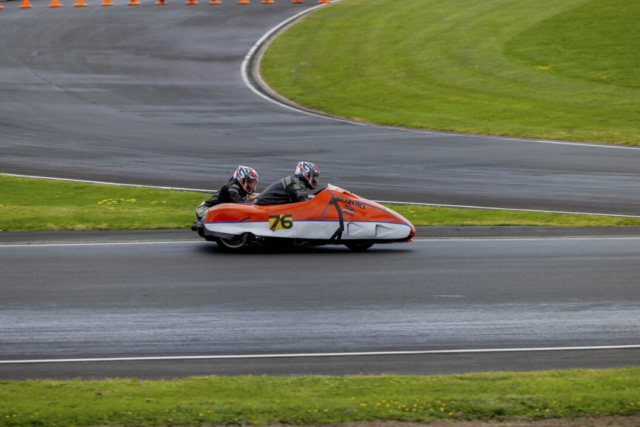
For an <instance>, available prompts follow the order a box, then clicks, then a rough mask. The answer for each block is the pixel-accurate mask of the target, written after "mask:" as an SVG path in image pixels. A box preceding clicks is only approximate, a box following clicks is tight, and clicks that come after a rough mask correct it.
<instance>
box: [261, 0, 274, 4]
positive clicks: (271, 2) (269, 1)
mask: <svg viewBox="0 0 640 427" xmlns="http://www.w3.org/2000/svg"><path fill="white" fill-rule="evenodd" d="M262 4H273V0H262Z"/></svg>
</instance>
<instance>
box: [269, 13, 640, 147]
mask: <svg viewBox="0 0 640 427" xmlns="http://www.w3.org/2000/svg"><path fill="white" fill-rule="evenodd" d="M638 16H640V2H638V1H636V0H607V1H597V0H565V1H562V2H558V1H555V0H485V1H478V2H469V1H466V0H447V1H443V0H403V1H396V0H344V1H342V2H341V3H338V4H334V5H331V6H330V7H327V8H324V9H322V10H320V11H318V12H315V13H313V14H311V15H310V16H308V17H307V18H305V19H304V20H303V21H302V22H301V23H299V24H297V25H295V26H294V27H292V28H291V29H289V30H288V31H287V32H286V33H285V34H284V35H282V36H280V37H279V38H278V39H277V40H276V41H275V42H274V43H273V44H272V46H271V47H270V48H269V50H268V51H267V53H266V55H265V57H264V60H263V63H262V74H263V77H264V78H265V80H266V81H267V83H268V84H269V85H271V86H272V87H273V88H274V89H276V90H277V91H278V92H280V93H282V94H283V95H284V96H286V97H288V98H290V99H292V100H294V101H296V102H298V103H300V104H302V105H305V106H308V107H311V108H315V109H318V110H323V111H327V112H330V113H332V114H336V115H340V116H345V117H350V118H353V119H357V120H364V121H370V122H375V123H380V124H385V125H398V126H409V127H417V128H428V129H438V130H444V131H455V132H470V133H484V134H495V135H514V136H520V137H532V138H552V139H567V140H584V141H601V142H609V143H618V144H631V145H639V144H640V53H639V52H640V30H639V29H638V28H639V27H638V25H637V17H638Z"/></svg>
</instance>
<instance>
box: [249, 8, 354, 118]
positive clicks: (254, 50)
mask: <svg viewBox="0 0 640 427" xmlns="http://www.w3.org/2000/svg"><path fill="white" fill-rule="evenodd" d="M336 1H339V0H334V1H333V2H332V3H335V2H336ZM324 6H325V5H324V4H321V5H318V6H314V7H312V8H309V9H307V10H304V11H302V12H300V13H298V14H296V15H294V16H292V17H291V18H288V19H286V20H284V21H282V22H281V23H279V24H278V25H276V26H275V27H273V28H271V29H270V30H269V31H267V32H266V33H265V34H264V35H263V36H262V37H261V38H260V40H258V41H257V42H256V43H255V44H254V45H253V46H252V47H251V49H250V50H249V52H248V53H247V54H246V55H245V57H244V60H243V61H242V65H241V66H240V74H241V75H242V80H243V81H244V84H245V85H246V86H247V87H248V88H249V89H251V91H253V93H255V94H256V95H258V96H260V97H262V98H264V99H266V100H267V101H269V102H271V103H274V104H276V105H279V106H280V107H283V108H286V109H288V110H291V111H296V112H298V113H303V114H306V115H309V116H313V117H320V118H323V119H331V120H335V121H339V122H344V123H350V124H355V125H359V126H366V125H365V124H363V123H357V122H353V121H351V120H348V119H338V118H334V117H327V116H324V115H322V114H315V113H312V112H309V111H306V110H302V109H300V108H296V107H293V106H291V105H288V104H286V103H284V102H280V101H278V100H277V99H275V98H272V97H270V96H267V95H265V94H264V93H262V91H260V90H258V89H257V88H256V87H255V86H254V85H253V84H252V83H251V79H250V78H249V75H250V74H251V72H250V71H249V64H251V63H252V60H253V56H254V55H255V54H256V53H257V52H258V51H259V50H260V48H261V47H262V45H263V44H264V43H265V42H266V41H267V40H268V39H269V38H270V37H271V36H272V35H273V34H275V33H276V32H278V31H280V30H281V29H282V28H284V27H286V26H287V25H289V24H290V23H292V22H294V21H295V20H297V19H298V18H301V17H303V16H304V15H307V14H309V13H311V12H313V11H315V10H317V9H320V8H321V7H324ZM260 80H261V81H262V83H263V84H264V85H265V86H266V87H268V85H267V84H266V83H264V81H263V80H262V77H260ZM273 92H274V94H275V93H277V92H275V91H273Z"/></svg>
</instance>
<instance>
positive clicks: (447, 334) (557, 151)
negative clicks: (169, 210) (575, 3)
mask: <svg viewBox="0 0 640 427" xmlns="http://www.w3.org/2000/svg"><path fill="white" fill-rule="evenodd" d="M69 2H70V1H69V0H66V2H65V7H63V8H62V9H58V10H55V9H54V10H52V9H49V8H47V7H46V5H47V4H48V2H45V1H42V0H36V1H35V2H33V4H34V8H33V9H30V10H19V9H18V6H19V4H18V2H9V3H7V2H3V5H4V6H5V8H4V9H2V10H0V40H2V43H0V172H5V173H15V174H28V175H37V176H50V177H62V178H75V179H89V180H100V181H111V182H120V183H135V184H146V185H163V186H173V187H189V188H216V187H218V186H219V185H221V184H222V183H223V182H224V181H226V179H227V178H228V177H229V175H230V173H231V171H232V170H233V169H234V168H235V167H236V166H237V165H238V164H246V165H249V166H252V167H254V168H256V169H257V170H258V171H259V173H260V177H261V188H264V187H265V186H266V185H268V183H269V182H270V181H272V180H275V179H277V178H280V177H282V176H284V175H286V174H290V173H291V172H292V170H293V167H294V165H295V164H296V162H297V161H299V160H302V159H304V160H309V161H313V162H315V163H316V164H318V165H319V167H320V169H321V171H322V179H321V181H322V183H326V182H331V183H332V184H335V185H340V186H342V187H345V188H348V189H350V190H353V191H355V192H356V193H358V194H361V195H363V196H366V197H369V198H372V199H377V200H398V201H412V202H423V203H437V204H453V205H474V206H487V207H503V208H515V209H538V210H554V211H576V212H593V213H609V214H619V215H639V212H640V149H635V148H628V147H627V148H625V147H606V146H598V145H585V144H564V143H559V144H556V143H547V142H540V141H525V140H516V139H509V138H493V137H486V136H471V135H452V134H443V133H434V132H413V131H405V130H394V129H386V128H380V127H375V126H358V125H353V124H349V123H343V122H339V121H334V120H329V119H324V118H319V117H314V116H309V115H306V114H304V113H300V112H295V111H291V110H289V109H285V108H282V107H280V106H278V105H275V104H273V103H271V102H269V101H267V100H264V99H262V98H260V97H259V96H257V95H256V94H255V93H253V92H252V91H251V90H250V89H249V88H248V87H247V86H246V85H245V83H244V81H243V79H242V77H241V75H240V65H241V63H242V61H243V59H244V58H245V55H246V54H247V52H248V51H249V50H250V48H251V47H252V45H253V44H254V43H255V42H256V41H257V40H258V39H259V38H260V37H261V36H262V35H263V34H264V33H265V32H267V31H268V30H269V29H270V28H272V27H273V26H275V25H277V24H278V23H280V22H281V21H283V20H284V19H286V18H288V17H290V16H293V15H294V14H296V13H298V12H299V11H301V10H304V9H305V8H308V7H310V6H314V5H315V4H311V3H315V2H310V3H308V4H306V5H291V4H289V2H288V1H286V2H283V3H280V4H276V5H261V4H259V2H258V1H253V2H252V4H251V5H249V6H238V5H236V4H235V2H234V1H224V0H223V4H222V5H220V6H208V5H206V4H205V3H203V2H201V4H200V5H198V6H189V7H187V6H184V5H183V4H182V3H184V1H175V2H171V1H170V4H169V5H168V6H165V7H156V6H152V5H151V4H150V3H145V2H143V5H142V6H139V7H137V8H131V7H126V6H124V5H122V4H121V5H117V6H115V7H111V8H100V7H97V5H98V4H99V1H97V0H91V1H89V2H88V3H89V7H87V8H72V7H69V6H70V5H69V4H67V3H69ZM310 48H312V46H310ZM518 233H519V234H518V236H522V235H523V234H522V233H523V231H522V230H520V231H519V232H518ZM635 233H637V230H636V231H635ZM0 234H5V235H6V234H10V233H0ZM461 237H464V235H462V236H461ZM484 237H486V236H484ZM0 238H2V236H0ZM52 239H53V241H55V236H54V237H52ZM9 240H10V239H9ZM17 240H19V238H17ZM639 256H640V240H639V239H634V238H629V239H625V238H617V239H613V238H598V239H591V238H580V239H560V238H550V239H537V240H528V239H524V240H515V239H514V240H507V239H478V240H418V241H415V242H414V243H412V244H409V245H390V246H386V247H374V249H373V250H371V251H369V252H367V253H363V254H354V253H351V252H349V251H348V250H346V249H343V248H318V249H306V250H302V251H296V252H280V253H267V252H256V253H251V254H246V255H227V254H223V253H220V252H219V251H218V250H217V249H216V246H215V245H214V244H208V243H205V242H202V241H198V240H194V241H187V242H176V241H168V242H165V243H161V242H154V243H134V244H127V245H112V244H93V245H51V246H50V245H45V246H36V245H6V244H5V245H0V271H1V272H2V274H1V281H0V290H1V291H2V297H1V298H0V379H25V378H36V377H38V378H45V377H46V378H74V377H112V376H138V377H141V378H158V377H163V378H167V377H180V376H186V375H201V374H211V373H216V374H227V375H231V374H246V373H251V374H262V373H268V374H306V373H322V374H336V375H341V374H355V373H390V372H395V373H421V374H429V373H445V372H467V371H486V370H502V369H507V370H531V369H552V368H571V367H590V368H599V367H615V366H630V365H637V364H638V356H639V355H640V350H636V349H625V350H621V349H608V350H597V351H578V350H566V351H550V352H518V353H514V352H508V353H504V352H492V353H458V354H422V355H377V356H365V357H355V356H349V357H347V356H335V357H317V356H316V357H308V358H295V359H292V358H286V357H284V358H272V359H264V358H263V359H260V358H255V359H224V360H220V359H209V360H173V361H172V360H158V361H145V362H104V363H98V362H82V363H40V364H26V363H23V364H7V363H3V362H6V361H16V360H27V359H37V360H42V359H67V358H73V359H78V358H89V359H92V358H110V357H137V356H142V357H154V356H158V357H164V356H212V355H264V354H283V353H284V354H300V353H327V352H331V353H334V352H338V353H343V352H379V351H415V350H425V351H430V350H434V351H437V350H461V349H463V350H464V349H480V350H482V349H484V350H487V349H502V350H504V349H507V350H508V349H518V348H529V347H534V348H541V347H556V348H563V347H591V346H624V345H637V344H640V340H639V339H638V333H637V329H638V328H637V327H638V321H639V320H640V309H638V306H639V305H638V299H639V297H638V292H637V282H638V280H637V278H638V262H637V260H638V258H639Z"/></svg>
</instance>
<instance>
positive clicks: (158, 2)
mask: <svg viewBox="0 0 640 427" xmlns="http://www.w3.org/2000/svg"><path fill="white" fill-rule="evenodd" d="M167 4H168V3H167V2H166V1H165V0H158V1H157V2H156V6H166V5H167Z"/></svg>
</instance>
